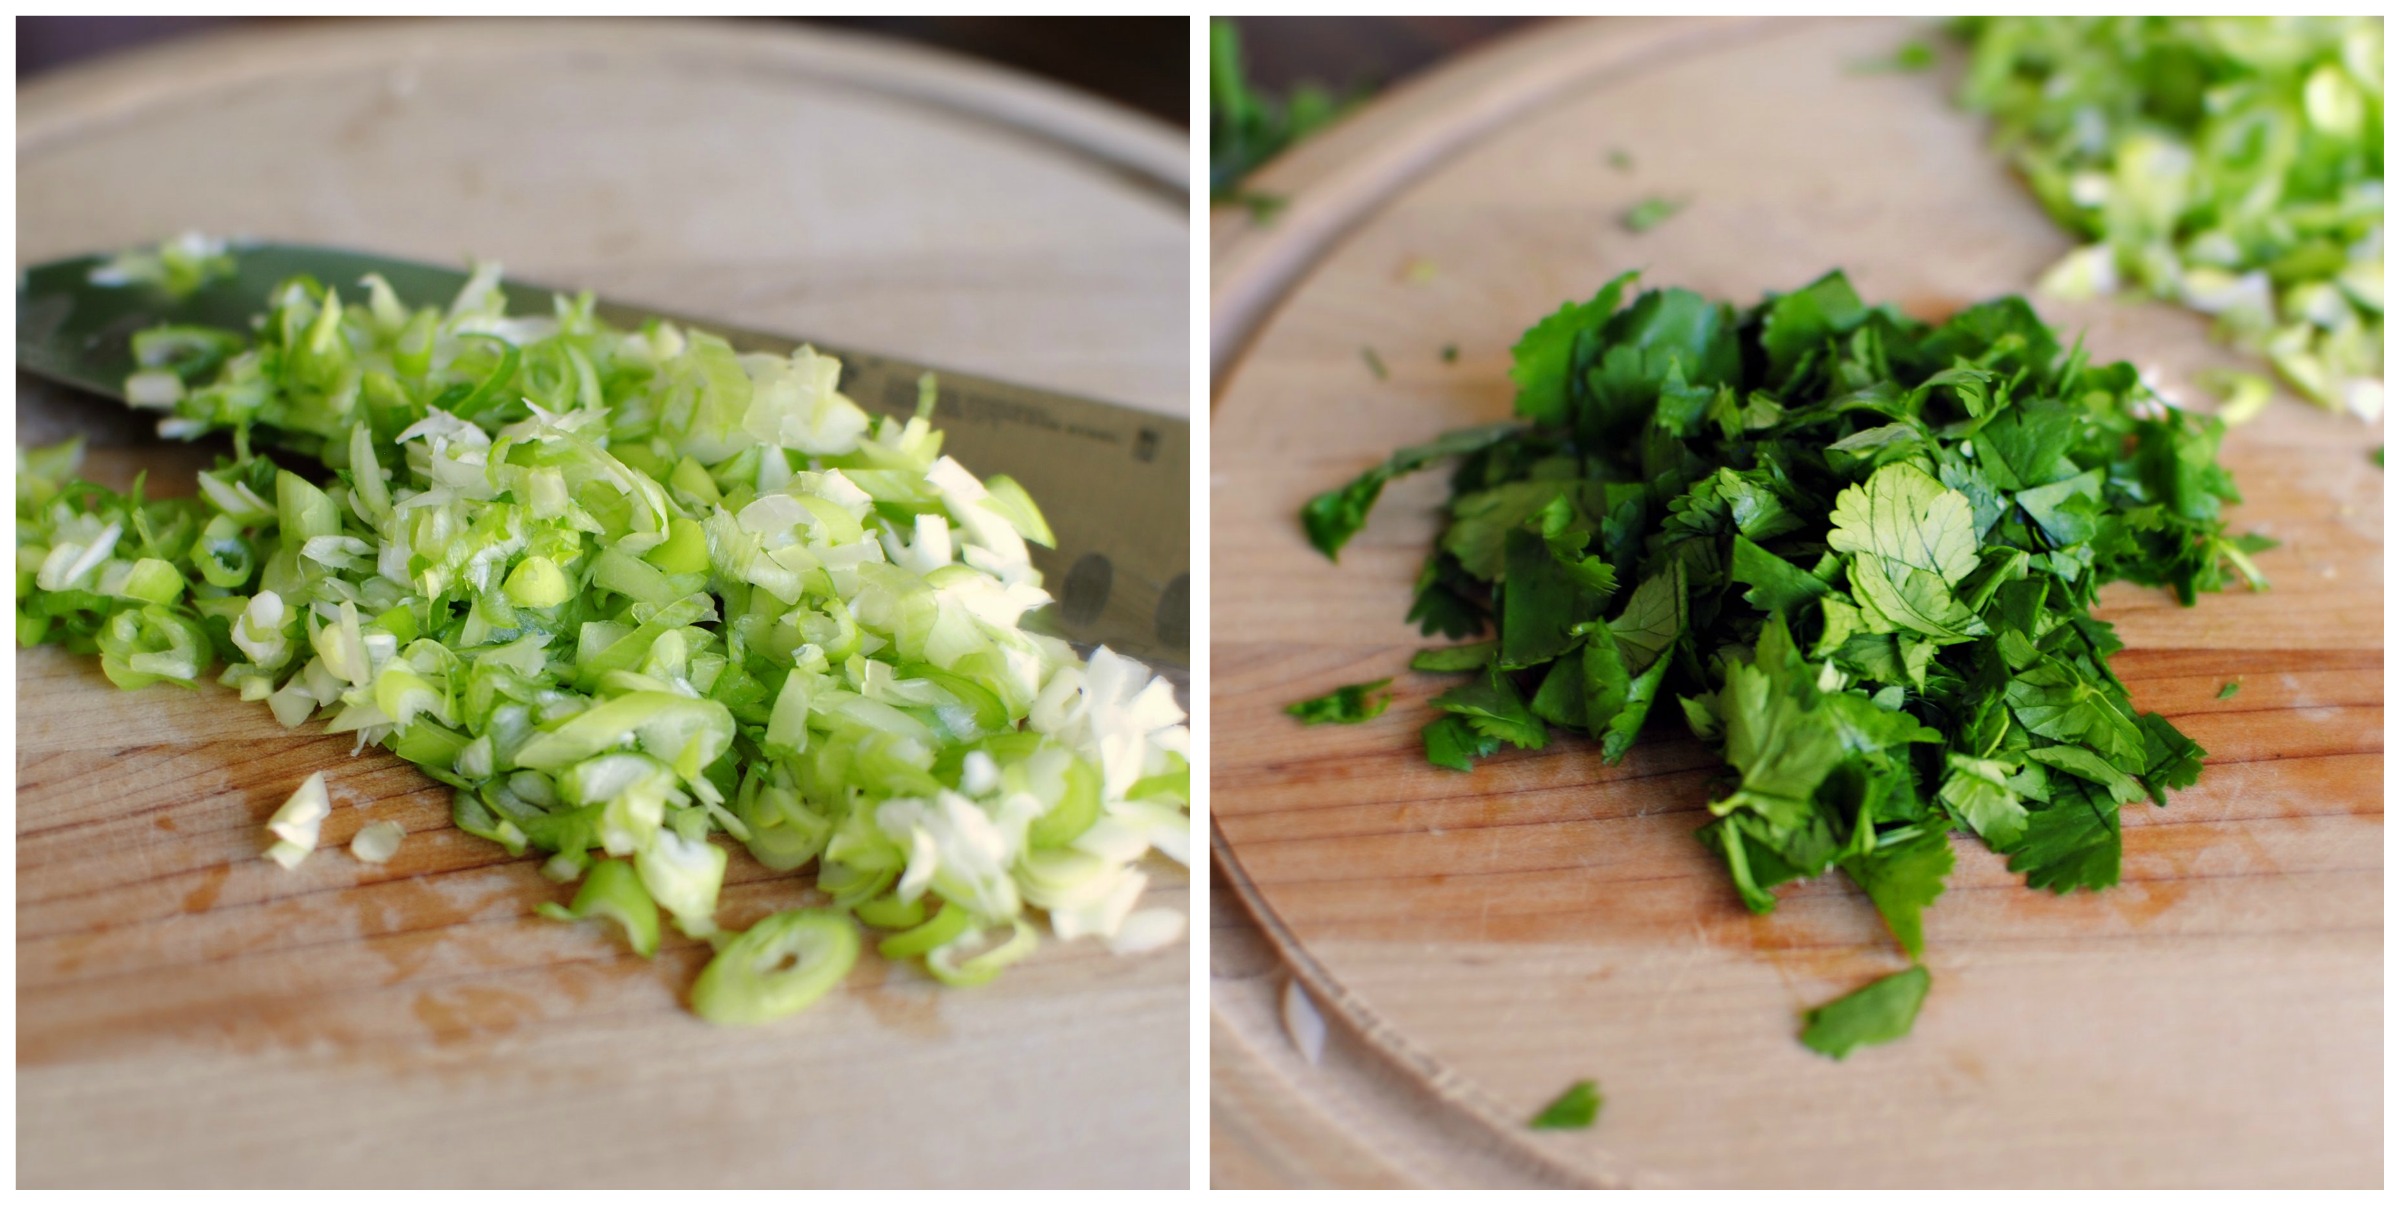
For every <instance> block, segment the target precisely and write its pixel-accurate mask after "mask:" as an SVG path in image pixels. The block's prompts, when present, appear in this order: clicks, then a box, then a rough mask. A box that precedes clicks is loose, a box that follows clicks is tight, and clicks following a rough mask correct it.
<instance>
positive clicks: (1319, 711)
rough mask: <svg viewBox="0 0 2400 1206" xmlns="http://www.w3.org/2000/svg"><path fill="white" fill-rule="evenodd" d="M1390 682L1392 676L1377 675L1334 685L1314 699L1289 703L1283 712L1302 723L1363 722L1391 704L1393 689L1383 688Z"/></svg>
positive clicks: (1380, 712)
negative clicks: (1354, 681) (1361, 680)
mask: <svg viewBox="0 0 2400 1206" xmlns="http://www.w3.org/2000/svg"><path fill="white" fill-rule="evenodd" d="M1391 685H1392V680H1390V679H1388V678H1379V679H1376V680H1375V681H1374V682H1371V683H1352V684H1350V685H1349V686H1346V687H1336V688H1334V689H1333V690H1331V691H1329V692H1327V693H1325V694H1323V695H1320V696H1317V697H1316V698H1315V699H1303V700H1301V701H1300V702H1298V703H1296V704H1292V705H1290V706H1288V707H1286V708H1284V712H1285V713H1286V714H1287V715H1291V716H1296V717H1299V718H1300V722H1301V723H1302V724H1363V723H1365V722H1367V721H1370V720H1373V719H1375V718H1376V717H1378V716H1381V715H1383V713H1384V709H1386V708H1389V707H1391V706H1392V693H1391V692H1390V691H1389V690H1386V688H1388V687H1390V686H1391Z"/></svg>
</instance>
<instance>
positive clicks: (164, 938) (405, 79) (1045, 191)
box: [16, 21, 1191, 1188]
mask: <svg viewBox="0 0 2400 1206" xmlns="http://www.w3.org/2000/svg"><path fill="white" fill-rule="evenodd" d="M1188 176H1189V167H1188V156H1187V150H1186V145H1185V140H1184V139H1183V138H1182V137H1181V136H1180V134H1179V133H1177V132H1174V131H1170V130H1168V129H1166V128H1164V127H1160V126H1156V125H1154V124H1152V123H1150V122H1148V121H1147V120H1145V119H1139V118H1134V117H1131V116H1128V115H1125V114H1123V113H1120V112H1118V111H1115V110H1113V109H1111V108H1109V107H1107V106H1106V105H1103V104H1100V103H1098V102H1095V101H1092V100H1090V99H1088V98H1082V97H1078V96H1074V95H1071V94H1068V93H1065V92H1063V91H1059V90H1057V89H1054V88H1052V87H1050V86H1048V85H1044V84H1039V83H1035V82H1032V81H1030V80H1026V79H1021V78H1018V77H1015V76H1011V75H1007V74H1004V73H1001V72H997V71H994V70H991V69H989V68H985V67H981V66H977V65H974V64H970V63H967V62H965V61H962V60H957V59H952V58H946V57H942V56H938V55H933V54H928V53H925V52H921V51H914V50H909V49H905V48H900V47H896V46H893V45H889V44H885V43H879V42H876V41H872V40H864V39H859V38H854V37H840V36H829V35H824V34H804V33H799V32H794V31H792V30H790V29H787V28H783V27H779V26H775V25H768V24H763V23H753V24H746V25H739V26H735V25H726V24H677V23H664V22H648V23H641V24H638V25H635V24H629V23H586V22H493V21H475V22H469V23H459V24H418V23H376V24H363V23H361V24H343V25H340V26H335V27H317V28H311V29H308V30H304V31H299V32H286V33H278V34H273V35H255V34H253V35H240V36H233V37H226V38H217V39H210V40H204V41H199V42H192V43H187V44H184V45H182V46H180V47H177V48H173V49H168V50H165V51H161V52H156V53H149V54H143V55H138V56H132V57H125V58H120V59H117V60H114V61H111V62H109V63H107V64H105V65H102V66H98V67H95V68H92V69H89V70H84V71H81V72H74V73H68V74H65V75H61V76H58V77H55V78H50V79H45V80H44V81H43V82H41V83H38V84H36V85H34V86H32V87H29V88H26V89H24V90H22V91H21V92H20V94H19V107H18V150H17V189H18V191H17V215H18V218H17V221H18V227H17V239H18V244H17V246H18V256H19V263H20V265H23V264H30V263H35V262H39V261H42V260H45V259H49V258H54V257H58V256H64V255H69V254H78V253H83V252H88V251H93V250H102V249H108V248H113V247H119V246H124V245H128V244H131V243H135V242H140V241H146V240H147V241H155V240H156V239H158V238H160V237H163V236H165V235H168V234H172V233H174V232H176V231H180V230H184V229H198V230H203V231H208V232H211V233H217V234H240V235H250V236H256V237H259V238H266V239H276V240H283V241H290V242H302V243H324V244H332V245H341V246H351V247H357V248H360V249H364V250H370V251H378V252H384V253H389V254H396V255H402V256H410V257H415V258H419V259H429V260H436V261H446V262H457V261H459V260H460V259H462V258H463V257H464V256H466V255H468V254H470V253H472V254H476V255H480V256H484V257H489V258H495V259H498V260H500V261H502V262H503V263H504V264H506V265H507V266H508V268H509V269H510V270H511V272H512V274H522V275H523V276H524V277H526V278H528V279H532V280H538V281H543V282H547V283H552V284H557V285H561V286H569V287H588V288H591V289H593V290H595V291H596V292H598V293H600V294H601V295H602V296H604V297H608V298H610V299H612V300H619V301H626V302H633V303H646V304H649V305H654V306H657V307H659V308H661V309H665V310H670V311H674V312H681V313H687V314H691V315H695V316H700V317H707V318H718V319H721V320H724V321H726V322H728V323H731V324H735V325H739V326H743V327H749V328H753V329H759V330H768V331H783V332H789V333H792V334H794V335H799V336H805V337H810V338H814V339H818V340H822V341H825V342H827V343H830V344H834V345H837V346H850V347H857V348H861V349H867V350H876V351H889V352H892V353H895V354H900V355H903V356H907V357H910V358H914V359H918V360H922V361H927V362H931V363H935V364H941V365H946V366H955V367H956V368H958V369H961V370H965V371H970V372H979V373H985V374H989V375H992V376H994V377H998V378H1001V379H1004V380H1011V381H1018V382H1023V383H1026V384H1029V385H1039V386H1047V387H1051V388H1054V389H1060V390H1066V391H1071V392H1075V393H1080V394H1084V395H1088V396H1092V397H1098V398H1105V399H1109V400H1112V401H1118V402H1124V403H1128V404H1132V405H1136V406H1141V407H1144V408H1146V409H1149V410H1152V411H1157V412H1161V413H1169V414H1180V413H1183V411H1184V410H1185V409H1186V407H1187V402H1186V399H1187V398H1188V396H1189V394H1188V381H1189V372H1190V365H1189V359H1190V336H1189V329H1190V328H1189V287H1188V281H1189V278H1190V269H1189V263H1190V261H1189V250H1188V249H1189V246H1190V243H1189V239H1190V231H1189V219H1188V211H1187V202H1186V200H1185V198H1186V195H1187V194H1186V186H1187V181H1188ZM18 397H19V400H18V412H17V413H18V420H19V438H20V439H21V440H24V441H29V442H32V441H43V440H49V439H56V438H60V437H61V436H63V435H65V434H68V433H70V432H71V431H75V430H88V431H93V432H96V433H97V434H96V436H95V439H96V440H97V441H98V442H99V444H100V445H101V446H100V448H99V450H98V451H97V452H96V453H95V454H94V456H93V458H92V462H91V468H90V472H91V474H92V475H93V476H95V477H97V478H100V479H102V480H107V481H112V482H114V483H116V484H120V485H121V484H124V483H125V482H128V481H130V480H131V478H132V476H133V475H134V473H135V472H137V471H139V470H144V469H147V470H149V471H150V473H151V477H150V485H151V488H152V490H153V492H154V493H168V492H183V493H188V492H189V491H190V490H191V484H190V483H191V473H192V470H193V469H194V468H195V466H196V465H199V464H204V463H205V462H204V459H203V458H196V457H195V456H193V455H192V454H191V450H189V449H181V448H176V447H172V446H168V445H164V444H162V443H161V442H159V441H158V440H156V439H155V438H154V437H151V436H149V435H147V434H146V433H145V431H144V430H143V428H144V426H145V425H142V424H135V423H129V422H127V421H126V419H125V418H124V417H123V416H122V415H121V414H120V413H118V412H116V410H115V408H114V407H113V406H112V405H111V404H107V403H99V402H93V401H89V400H82V399H67V398H63V397H60V396H58V395H57V394H56V393H55V392H52V391H45V390H44V389H42V388H41V387H39V386H38V385H35V384H32V383H29V382H27V381H25V380H22V379H21V380H20V382H19V386H18ZM16 673H17V707H18V722H17V729H16V742H17V745H16V757H17V808H18V812H17V910H18V911H17V986H18V997H17V1019H18V1030H17V1055H18V1079H17V1087H18V1088H17V1107H18V1108H17V1117H18V1131H17V1140H18V1142H17V1148H16V1150H17V1153H18V1169H19V1172H18V1176H19V1182H20V1184H23V1185H29V1186H70V1185H110V1186H120V1187H129V1186H168V1185H184V1186H194V1185H218V1186H222V1185H243V1186H254V1185H300V1186H344V1185H347V1186H367V1185H375V1186H499V1185H551V1186H566V1185H573V1186H609V1187H632V1186H660V1187H678V1188H696V1187H701V1186H757V1187H800V1186H830V1185H914V1186H936V1187H944V1186H990V1185H1022V1186H1052V1185H1093V1186H1155V1187H1181V1186H1184V1185H1187V1184H1188V1183H1189V1175H1190V1173H1189V1167H1190V1138H1189V1135H1190V1130H1189V1127H1190V1117H1189V1115H1190V1105H1189V1103H1190V1067H1191V1059H1190V1053H1189V1039H1190V1033H1191V1028H1190V1021H1191V1014H1190V1008H1191V1006H1190V995H1191V994H1190V975H1189V966H1188V965H1189V963H1190V959H1189V957H1188V955H1189V952H1188V949H1187V948H1183V947H1175V948H1170V949H1169V950H1167V951H1163V952H1159V953H1156V954H1153V955H1150V956H1147V957H1143V958H1132V959H1118V958H1113V957H1111V956H1110V955H1108V954H1107V953H1106V951H1105V950H1103V949H1100V948H1099V946H1098V945H1097V944H1096V943H1094V942H1089V941H1085V942H1077V943H1058V942H1048V943H1046V945H1045V946H1044V948H1043V949H1042V951H1041V952H1040V953H1039V954H1037V955H1036V956H1035V957H1033V958H1031V959H1029V960H1028V961H1027V962H1025V963H1024V964H1022V965H1020V966H1019V967H1017V968H1014V969H1012V970H1011V971H1010V972H1009V974H1007V975H1005V976H1003V977H1001V978H1000V979H999V980H998V981H997V982H995V983H994V984H992V985H990V986H988V987H984V988H979V989H974V990H954V989H946V988H943V987H941V986H940V985H938V984H936V983H935V982H933V981H932V980H931V979H930V978H929V977H927V976H926V975H924V974H923V973H922V972H921V971H920V970H917V969H915V968H913V967H902V966H894V965H891V964H888V963H886V962H884V961H882V960H880V959H877V958H876V957H874V956H873V955H872V953H870V954H869V955H868V956H867V957H866V958H864V959H862V961H861V963H860V965H859V967H858V969H857V970H856V972H855V973H853V975H852V976H851V977H850V979H849V981H848V982H847V983H846V984H845V985H844V986H843V987H842V988H841V989H840V990H838V991H837V992H835V993H834V994H833V995H831V996H830V997H828V998H827V999H826V1000H825V1001H823V1002H821V1003H819V1004H818V1005H817V1006H816V1007H814V1008H813V1009H811V1010H810V1011H808V1012H807V1013H805V1014H802V1015H800V1016H798V1017H795V1018H791V1019H788V1020H786V1021H784V1022H781V1023H777V1024H774V1025H770V1026H767V1027H763V1028H759V1029H754V1030H742V1031H731V1030H719V1029H716V1028H713V1027H710V1026H709V1025H707V1024H706V1023H703V1022H701V1021H699V1020H698V1019H697V1018H695V1017H693V1016H692V1015H691V1014H690V1013H689V1012H688V1011H687V1010H686V1009H685V1008H684V1006H683V1004H682V996H683V994H684V993H685V991H686V990H687V989H688V987H689V986H690V984H691V982H692V979H693V977H694V976H695V975H696V974H697V973H698V970H699V968H700V966H701V964H702V963H703V962H704V960H705V957H706V955H707V949H708V948H707V947H706V945H705V944H702V943H695V942H691V941H686V940H682V939H680V938H678V937H675V936H672V935H670V939H669V942H668V943H667V949H665V950H663V951H662V952H661V953H660V954H659V956H658V957H657V959H656V960H655V961H653V962H644V961H643V960H641V959H639V958H636V957H634V956H632V955H631V954H629V953H628V952H627V951H626V950H625V949H624V946H623V943H622V942H621V941H618V940H615V939H612V938H611V937H610V936H608V935H607V934H605V933H603V932H601V931H600V930H599V929H598V928H597V927H585V926H568V925H559V924H556V923H553V922H549V921H544V920H540V919H538V918H536V917H534V916H533V914H532V910H533V906H534V905H535V904H536V903H537V902H540V901H545V900H554V899H558V898H560V894H561V890H560V889H559V888H558V887H557V886H556V885H553V884H551V883H549V882H548V881H546V880H544V879H543V878H542V877H541V876H540V875H539V874H538V873H537V872H536V863H535V861H534V860H532V859H524V860H511V859H509V858H507V857H506V856H505V855H504V854H503V853H501V852H500V851H498V850H497V849H496V848H494V847H493V846H491V845H490V844H488V843H485V842H483V841H480V840H478V839H474V838H471V837H468V836H466V835H464V834H461V833H459V832H457V831H455V830H454V829H452V828H451V826H450V820H449V798H450V793H449V791H448V789H446V788H441V787H437V786H435V785H433V784H431V783H430V782H428V781H427V780H426V779H424V778H423V777H422V776H421V775H419V774H417V773H416V772H415V771H414V770H413V769H412V768H410V767H408V766H406V765H405V764H403V763H401V762H399V761H398V760H397V759H395V758H392V757H390V756H388V755H385V754H383V753H382V752H381V751H379V750H377V751H370V752H369V753H367V754H364V755H361V756H359V757H356V758H352V757H350V756H349V755H350V753H351V742H350V741H349V740H348V739H346V738H342V737H333V736H326V735H324V734H323V732H322V726H321V725H316V724H311V725H308V726H305V727H304V728H302V729H300V730H296V731H287V730H285V729H283V728H282V727H281V726H279V725H278V724H276V723H275V721H274V720H273V718H272V717H271V716H270V715H269V714H268V713H267V712H266V711H265V710H264V709H263V708H260V707H257V706H255V705H249V704H243V703H241V702H240V701H239V700H238V699H236V698H235V697H234V695H233V693H232V692H230V691H227V690H224V689H222V688H219V687H216V686H213V685H210V686H205V687H203V688H202V689H201V690H199V691H197V692H189V693H187V692H178V691H175V690H172V689H169V688H165V687H154V688H151V689H148V690H143V691H135V692H123V691H118V690H116V689H115V688H114V687H112V686H111V685H110V684H109V683H108V682H107V681H106V680H105V679H104V678H103V677H102V676H101V674H100V670H99V667H98V665H97V664H96V663H95V662H93V661H91V660H89V659H83V658H76V657H71V656H68V655H66V654H64V653H61V652H59V651H57V650H55V649H48V648H44V649H33V650H24V651H20V652H19V653H18V655H17V659H16ZM320 768H321V769H323V770H325V771H326V774H327V779H328V782H329V784H330V786H331V788H332V794H333V799H334V804H335V809H334V813H333V816H332V817H331V818H330V819H329V820H328V821H327V822H326V825H325V835H324V836H325V841H324V847H323V848H322V849H320V850H319V852H318V853H317V854H315V855H314V856H312V857H311V858H310V859H308V860H307V861H306V862H305V863H303V864H302V865H301V866H300V868H299V869H298V870H296V871H293V872H285V871H283V870H281V869H279V868H278V867H276V866H275V865H274V864H272V863H268V862H265V861H263V860H262V859H261V858H260V857H259V855H260V852H261V850H262V849H263V848H264V840H263V838H262V836H261V828H260V827H261V825H262V823H263V822H264V820H265V819H266V817H267V816H268V815H269V814H270V813H271V812H273V811H274V809H275V808H276V807H277V805H279V804H280V803H281V802H282V800H283V799H284V797H286V796H287V795H289V794H290V792H291V791H292V789H293V787H294V786H295V785H296V784H297V783H298V782H299V781H300V779H301V778H302V777H304V776H305V775H306V774H307V773H308V772H309V771H311V770H314V769H320ZM387 819H388V820H396V821H399V822H401V823H402V824H404V825H405V826H406V827H407V828H408V830H409V831H410V836H409V837H408V839H407V841H406V842H405V844H404V845H403V846H402V848H401V850H400V854H399V856H398V858H397V859H395V860H394V861H393V862H392V863H390V864H389V865H386V866H381V867H377V866H370V865H368V864H365V863H362V862H359V861H357V860H356V859H354V858H352V857H351V856H350V855H349V854H348V853H347V850H346V846H347V843H348V842H349V840H350V837H351V835H352V834H353V833H355V832H356V831H357V830H358V829H359V828H360V827H362V826H364V825H366V824H368V823H370V822H373V821H378V820H387ZM1149 870H1150V871H1151V875H1152V888H1151V891H1150V894H1149V896H1150V900H1149V903H1152V904H1164V905H1170V906H1174V907H1177V908H1182V907H1186V902H1187V901H1188V899H1189V896H1190V893H1189V890H1188V880H1187V877H1186V876H1185V874H1184V872H1183V871H1182V869H1181V868H1179V867H1176V866H1175V865H1173V864H1171V863H1167V862H1165V861H1164V860H1158V861H1157V864H1156V865H1155V866H1153V867H1150V868H1149ZM728 878H729V882H728V886H727V888H726V891H725V895H724V904H723V909H722V911H721V912H720V914H719V916H720V919H721V920H723V921H725V922H726V923H728V924H733V925H748V924H749V923H750V922H751V921H753V920H755V919H756V918H758V917H760V916H763V915H765V914H766V913H768V912H771V911H774V910H776V909H780V908H787V907H790V906H791V905H792V904H794V903H796V902H797V901H798V900H799V899H800V897H799V894H798V892H797V891H796V885H795V884H794V882H793V880H792V878H791V877H788V876H773V875H770V874H768V873H767V872H765V871H764V870H763V869H762V868H760V867H758V866H757V865H756V864H754V863H752V862H751V861H750V860H749V859H748V858H747V856H745V855H742V854H736V855H735V857H734V869H733V871H732V872H731V874H730V875H729V877H728Z"/></svg>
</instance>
